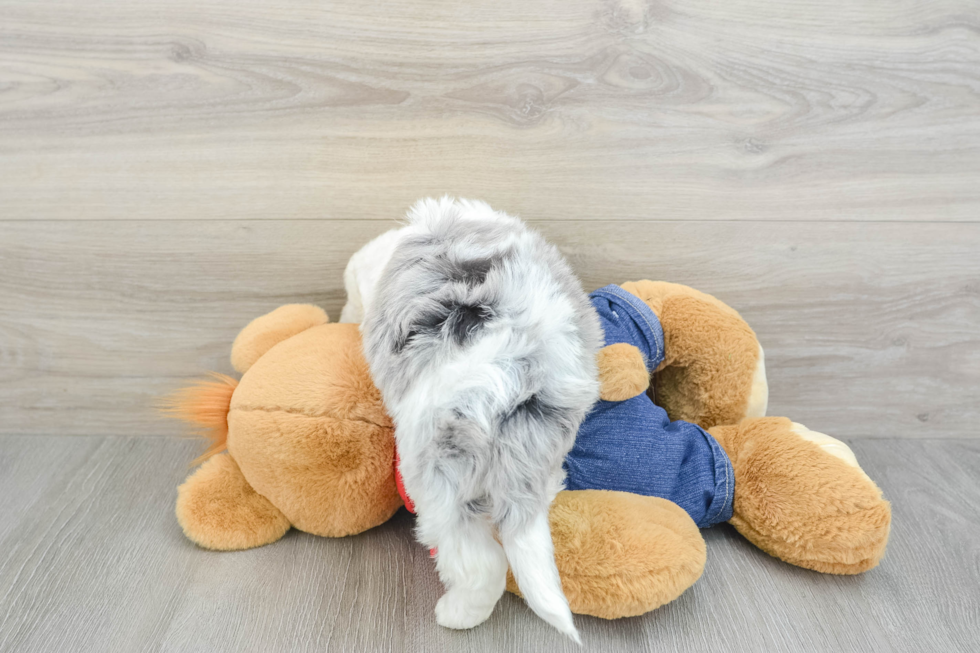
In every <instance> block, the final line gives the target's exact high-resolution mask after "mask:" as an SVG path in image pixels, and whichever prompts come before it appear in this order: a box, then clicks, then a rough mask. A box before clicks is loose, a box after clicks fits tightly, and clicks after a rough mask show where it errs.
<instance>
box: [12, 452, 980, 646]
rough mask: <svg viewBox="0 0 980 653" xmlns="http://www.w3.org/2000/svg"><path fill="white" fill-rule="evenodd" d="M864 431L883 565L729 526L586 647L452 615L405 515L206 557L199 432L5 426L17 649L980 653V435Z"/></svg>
mask: <svg viewBox="0 0 980 653" xmlns="http://www.w3.org/2000/svg"><path fill="white" fill-rule="evenodd" d="M851 445H852V446H853V447H854V450H855V453H856V454H857V456H858V458H859V459H860V460H861V461H862V463H863V464H864V467H865V469H866V470H867V471H868V473H869V474H870V475H871V476H873V477H874V478H876V479H878V481H879V482H880V484H881V486H882V488H883V490H884V491H885V494H886V495H887V496H888V497H889V498H890V499H891V501H892V505H893V508H894V525H893V530H892V539H891V543H890V546H889V550H888V554H887V556H886V558H885V560H884V561H883V562H882V564H881V565H880V566H879V567H878V568H876V569H874V570H872V571H870V572H868V573H867V574H864V575H863V576H857V577H835V576H825V575H822V574H818V573H816V572H810V571H805V570H802V569H798V568H795V567H791V566H789V565H787V564H784V563H782V562H779V561H778V560H775V559H773V558H770V557H769V556H767V555H766V554H764V553H762V552H760V551H759V550H757V549H755V548H754V547H752V545H750V544H749V543H748V542H747V541H746V540H744V539H742V537H741V536H740V535H738V534H737V533H736V532H735V531H734V529H732V528H730V527H729V526H727V525H723V526H719V527H716V528H714V529H711V530H708V531H704V535H705V538H706V539H707V542H708V564H707V567H706V569H705V572H704V575H703V577H702V578H701V580H699V581H698V583H697V584H695V586H694V587H693V588H692V589H691V590H689V591H688V592H687V593H685V594H684V595H683V596H682V597H681V598H680V599H678V600H677V601H676V602H674V603H673V604H670V605H668V606H666V607H663V608H661V609H659V610H656V611H654V612H652V613H649V614H647V615H644V616H642V617H636V618H632V619H622V620H618V621H603V620H600V619H594V618H587V617H578V618H577V624H578V627H579V629H580V631H581V633H582V638H583V641H584V644H585V645H584V648H583V649H578V648H577V647H576V646H575V645H574V644H572V643H571V642H570V641H567V640H565V639H563V638H562V637H561V636H560V635H558V634H557V633H556V632H555V631H553V630H551V629H550V628H548V627H546V626H544V625H543V623H542V622H540V621H539V620H538V619H537V617H535V616H534V615H533V614H532V613H531V612H530V610H528V608H527V607H526V606H525V604H524V603H523V602H522V601H520V600H518V599H516V598H514V597H512V596H510V595H507V596H505V597H504V599H503V600H502V601H501V603H500V604H499V605H498V607H497V610H496V611H495V612H494V614H493V616H492V617H491V618H490V620H489V621H488V622H487V623H486V624H484V625H482V626H480V627H478V628H476V629H474V630H472V631H468V632H454V631H448V630H444V629H442V628H440V627H439V626H437V625H436V623H435V619H434V616H433V608H434V606H435V602H436V599H437V598H438V597H439V595H440V593H441V586H440V585H439V581H438V579H437V578H436V575H435V572H434V570H433V568H432V563H431V561H430V560H429V558H428V555H427V553H426V552H425V551H424V550H423V549H422V548H421V546H420V545H418V544H417V543H415V542H414V541H413V539H412V534H411V530H410V527H411V517H410V516H409V515H408V514H407V513H406V512H404V511H401V512H399V513H398V515H397V516H396V517H395V518H394V519H393V520H392V521H390V522H388V523H387V524H385V525H383V526H381V527H379V528H376V529H373V530H371V531H368V532H366V533H364V534H362V535H359V536H356V537H350V538H342V539H326V538H317V537H314V536H311V535H306V534H303V533H298V532H295V531H293V532H291V533H290V534H288V535H287V536H286V538H285V539H283V540H281V541H280V542H277V543H275V544H272V545H269V546H267V547H263V548H260V549H253V550H251V551H246V552H240V553H213V552H206V551H203V550H201V549H198V548H196V547H195V546H194V545H193V544H191V543H190V542H189V541H188V540H186V539H185V538H184V536H183V534H182V533H181V531H180V527H179V526H178V525H177V522H176V520H175V519H174V516H173V502H174V486H175V485H176V484H177V483H179V482H180V481H181V480H182V479H183V477H184V475H185V474H186V473H187V467H186V465H187V461H188V460H189V459H190V458H191V457H192V456H193V455H194V453H195V452H196V451H198V445H197V443H191V442H188V441H175V440H167V439H162V438H107V437H103V438H97V437H68V436H64V437H33V436H32V437H5V438H0V496H3V497H5V500H4V501H3V502H0V651H3V652H4V653H6V652H8V651H9V652H10V653H14V652H17V653H30V652H34V651H37V652H39V653H41V652H43V653H49V652H52V651H59V652H60V651H125V652H135V651H174V652H180V653H187V652H189V651H202V652H208V653H219V652H223V651H229V652H234V653H238V652H240V651H295V652H297V653H298V652H300V651H310V652H313V651H365V652H371V651H396V652H397V651H412V652H420V651H426V652H428V651H515V652H517V651H528V652H537V651H553V652H554V653H558V652H559V651H570V652H571V651H576V650H586V651H602V652H603V653H618V652H620V651H622V652H626V651H631V652H632V651H665V652H667V651H670V652H679V653H684V652H687V651H692V652H693V651H781V652H783V651H787V652H788V651H854V652H862V653H866V652H876V651H908V652H909V653H922V652H924V651H944V652H956V651H963V652H967V651H976V644H977V633H978V632H980V589H978V588H980V565H978V561H980V487H978V484H977V475H976V470H977V469H978V468H980V443H978V442H976V441H956V440H878V439H864V440H854V441H852V442H851Z"/></svg>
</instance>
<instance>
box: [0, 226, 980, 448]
mask: <svg viewBox="0 0 980 653" xmlns="http://www.w3.org/2000/svg"><path fill="white" fill-rule="evenodd" d="M534 224H535V226H537V227H539V228H540V229H541V230H542V231H543V233H544V234H545V235H546V236H547V237H548V238H550V239H551V240H553V241H554V242H556V243H557V244H558V245H559V246H560V247H561V248H562V249H563V251H564V252H565V253H566V254H567V255H568V257H569V259H570V260H571V262H572V264H573V266H574V267H575V269H576V270H577V272H578V273H579V274H580V275H581V276H582V278H583V280H584V283H585V285H586V287H587V288H589V289H592V288H596V287H599V286H602V285H605V284H607V283H610V282H622V281H626V280H629V279H637V278H654V279H657V278H659V279H664V280H669V281H676V282H680V283H687V284H689V285H692V286H694V287H696V288H699V289H701V290H704V291H706V292H711V293H714V294H716V295H717V296H718V297H719V298H721V299H722V300H724V301H726V302H728V303H729V304H731V305H732V306H734V307H736V308H737V309H739V310H740V311H741V312H742V313H743V315H744V316H745V317H746V319H747V320H748V321H749V323H750V324H752V325H753V326H754V327H755V329H756V330H757V332H758V334H759V337H760V340H761V342H762V343H763V346H764V347H765V348H766V352H767V366H768V370H769V377H770V384H771V404H770V414H777V415H780V414H781V415H788V416H790V417H792V418H794V419H796V420H798V421H802V422H804V423H806V424H808V425H809V426H810V427H811V428H814V429H817V430H823V431H826V432H830V433H836V434H839V435H842V436H848V437H851V436H854V437H857V436H877V437H926V438H928V437H937V436H943V437H977V435H978V434H977V430H976V424H977V423H978V422H980V404H978V402H977V397H980V332H978V330H977V325H978V324H980V257H978V256H977V252H980V225H977V224H948V225H944V226H943V227H942V228H937V227H936V226H935V225H929V224H908V223H847V222H835V223H825V224H814V223H764V222H752V223H714V222H642V223H635V222H628V221H612V222H580V223H576V224H574V225H569V224H568V223H565V222H538V223H534ZM388 226H389V225H388V224H387V223H381V222H359V221H340V222H330V221H241V222H237V221H236V222H225V221H207V222H193V221H177V222H164V221H145V222H144V221H121V222H113V221H101V222H99V221H85V222H57V223H50V222H42V223H32V222H7V223H3V222H0V361H2V365H0V397H3V400H2V401H0V433H10V434H51V433H57V434H78V435H164V434H174V433H176V432H177V431H178V427H177V426H176V425H175V424H172V423H169V422H162V421H160V420H159V418H158V416H157V415H156V413H155V412H154V411H153V409H152V406H151V404H152V402H153V399H154V398H155V397H158V396H160V395H162V394H164V393H165V392H167V391H169V390H172V389H174V388H175V387H177V386H178V385H180V384H182V383H184V382H185V381H186V380H187V379H188V378H191V377H194V376H197V375H200V374H202V373H203V372H205V371H207V370H211V369H215V370H218V371H223V372H231V370H230V368H229V364H228V352H229V348H230V346H231V342H232V340H233V339H234V337H235V335H236V334H237V332H238V330H239V329H240V328H241V327H242V326H244V325H245V324H246V323H247V322H248V321H249V320H251V319H252V318H254V317H257V316H258V315H261V314H262V313H264V312H266V311H269V310H271V309H273V308H275V307H277V306H279V305H281V304H284V303H289V302H311V303H316V304H320V305H322V306H324V307H325V308H326V309H327V310H328V312H329V313H330V314H331V315H333V316H334V317H336V316H338V315H339V312H340V308H341V306H342V303H343V298H344V294H343V288H342V285H341V284H342V271H343V267H344V265H345V263H346V261H347V258H348V257H349V255H350V254H351V253H352V252H353V251H354V250H355V249H356V248H357V247H358V246H359V244H361V243H363V242H366V241H367V240H368V239H369V238H370V237H372V236H373V235H375V234H377V233H379V232H380V231H382V230H384V229H385V228H386V227H388Z"/></svg>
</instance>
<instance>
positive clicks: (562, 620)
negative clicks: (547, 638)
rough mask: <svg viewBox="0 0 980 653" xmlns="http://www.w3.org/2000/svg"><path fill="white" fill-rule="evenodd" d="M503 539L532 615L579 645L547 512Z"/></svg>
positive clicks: (509, 560)
mask: <svg viewBox="0 0 980 653" xmlns="http://www.w3.org/2000/svg"><path fill="white" fill-rule="evenodd" d="M503 540H504V541H503V545H504V553H506V554H507V561H508V562H509V563H510V568H511V571H513V572H514V578H516V579H517V584H518V586H519V587H520V588H521V594H523V595H524V600H525V601H527V604H528V605H529V606H530V607H531V609H532V610H534V612H535V614H537V615H538V616H539V617H541V618H542V619H544V620H545V621H547V622H548V623H549V624H551V625H552V626H554V627H555V628H557V629H558V630H559V631H560V632H562V633H564V634H566V635H568V636H569V637H571V638H572V639H573V640H575V642H576V643H577V644H581V643H582V640H581V638H580V637H579V635H578V631H577V630H576V629H575V623H574V622H573V621H572V611H571V610H569V608H568V599H566V598H565V594H564V592H562V590H561V578H559V577H558V567H556V566H555V549H554V545H553V544H552V542H551V529H550V527H549V526H548V514H547V512H544V513H539V514H538V515H537V516H536V517H535V518H534V519H533V520H532V521H531V522H530V523H529V524H528V526H527V528H525V529H524V530H523V531H520V532H517V533H513V534H511V535H510V536H509V537H505V538H503Z"/></svg>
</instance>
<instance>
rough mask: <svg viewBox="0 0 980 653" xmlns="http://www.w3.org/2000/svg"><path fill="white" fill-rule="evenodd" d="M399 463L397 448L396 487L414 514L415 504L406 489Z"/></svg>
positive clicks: (406, 506) (396, 450) (407, 507)
mask: <svg viewBox="0 0 980 653" xmlns="http://www.w3.org/2000/svg"><path fill="white" fill-rule="evenodd" d="M398 463H399V458H398V449H395V487H396V488H398V494H399V495H400V496H401V498H402V501H404V502H405V508H406V509H407V510H408V511H409V512H410V513H412V514H413V515H414V514H415V504H414V503H412V500H411V499H409V498H408V492H406V491H405V482H404V481H402V473H401V471H399V469H398Z"/></svg>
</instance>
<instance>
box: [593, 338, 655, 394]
mask: <svg viewBox="0 0 980 653" xmlns="http://www.w3.org/2000/svg"><path fill="white" fill-rule="evenodd" d="M596 363H597V364H598V366H599V382H600V384H601V386H600V389H599V398H600V399H602V400H604V401H626V400H627V399H632V398H633V397H635V396H637V395H638V394H642V393H644V392H646V390H647V388H649V387H650V372H649V371H648V370H647V366H646V362H645V361H644V360H643V354H642V353H640V350H639V349H637V348H636V347H634V346H633V345H631V344H629V343H626V342H617V343H615V344H612V345H608V346H606V347H603V348H602V349H600V350H599V353H598V354H596Z"/></svg>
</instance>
